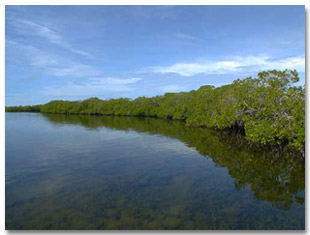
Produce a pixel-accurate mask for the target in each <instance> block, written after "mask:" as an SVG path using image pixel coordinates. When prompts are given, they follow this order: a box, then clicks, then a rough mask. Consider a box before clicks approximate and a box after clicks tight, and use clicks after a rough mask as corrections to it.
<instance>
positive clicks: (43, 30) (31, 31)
mask: <svg viewBox="0 0 310 235" xmlns="http://www.w3.org/2000/svg"><path fill="white" fill-rule="evenodd" d="M14 25H15V28H16V29H17V30H18V31H19V32H20V33H22V34H28V35H31V36H33V35H34V36H38V37H42V38H45V39H46V40H48V41H49V42H51V43H54V44H57V45H59V46H61V47H62V48H64V49H67V50H69V51H71V52H73V53H75V54H79V55H82V56H86V57H89V58H94V56H93V55H92V54H90V53H88V52H85V51H83V50H80V49H77V48H75V47H73V46H71V45H70V44H69V43H67V42H65V40H64V39H63V37H62V36H61V34H60V33H59V32H57V31H56V30H55V29H53V28H51V27H50V26H47V25H44V24H43V23H41V24H38V23H36V22H33V21H29V20H24V19H17V20H16V21H15V24H14Z"/></svg>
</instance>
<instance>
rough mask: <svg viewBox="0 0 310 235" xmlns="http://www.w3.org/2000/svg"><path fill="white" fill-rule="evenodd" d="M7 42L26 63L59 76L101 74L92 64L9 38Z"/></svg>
mask: <svg viewBox="0 0 310 235" xmlns="http://www.w3.org/2000/svg"><path fill="white" fill-rule="evenodd" d="M6 43H7V45H8V46H9V47H12V48H11V49H12V50H13V51H15V53H16V52H17V54H18V55H20V57H21V58H24V59H25V62H26V63H28V64H30V65H31V66H34V67H36V68H39V69H40V70H42V71H43V72H44V73H47V74H51V75H54V76H59V77H65V76H70V77H86V76H87V77H89V76H97V75H99V74H100V71H99V70H97V69H96V68H94V67H92V66H89V65H85V64H81V63H77V62H74V61H69V60H65V59H63V58H62V57H60V56H56V55H53V54H49V53H46V52H44V51H42V50H40V49H38V48H36V47H34V46H30V45H23V44H21V43H18V42H15V41H11V40H7V41H6ZM19 59H20V58H19Z"/></svg>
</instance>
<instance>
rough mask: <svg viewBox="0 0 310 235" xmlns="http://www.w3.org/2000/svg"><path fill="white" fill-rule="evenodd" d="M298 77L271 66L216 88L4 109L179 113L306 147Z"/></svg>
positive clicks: (198, 122)
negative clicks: (255, 74) (161, 94)
mask: <svg viewBox="0 0 310 235" xmlns="http://www.w3.org/2000/svg"><path fill="white" fill-rule="evenodd" d="M298 81H299V77H298V74H297V72H296V71H295V70H293V71H292V70H284V71H277V70H271V71H266V72H261V73H259V74H258V77H257V78H252V77H248V78H245V79H242V80H241V79H238V80H236V81H234V82H233V83H232V84H229V85H225V86H221V87H217V88H215V87H213V86H202V87H200V88H199V89H198V90H197V91H190V92H181V93H166V94H165V95H164V96H155V97H150V98H147V97H139V98H137V99H135V100H130V99H124V98H120V99H111V100H100V99H98V98H90V99H87V100H84V101H62V100H56V101H51V102H49V103H47V104H45V105H37V106H18V107H6V111H8V112H16V111H36V112H38V111H40V112H42V113H62V114H90V115H116V116H146V117H159V118H166V119H178V120H184V121H185V122H186V125H188V126H193V127H207V128H217V129H226V128H234V129H235V130H237V131H238V132H241V133H244V134H245V136H246V139H247V140H249V141H252V142H257V143H261V144H278V145H290V146H293V147H295V148H297V149H300V150H302V149H303V148H304V143H305V89H304V88H303V87H300V86H299V87H297V86H295V85H294V83H296V82H298Z"/></svg>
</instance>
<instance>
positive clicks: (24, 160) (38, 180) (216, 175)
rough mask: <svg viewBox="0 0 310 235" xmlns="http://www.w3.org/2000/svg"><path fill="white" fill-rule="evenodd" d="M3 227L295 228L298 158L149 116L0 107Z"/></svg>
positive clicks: (300, 199) (300, 220)
mask: <svg viewBox="0 0 310 235" xmlns="http://www.w3.org/2000/svg"><path fill="white" fill-rule="evenodd" d="M5 125H6V130H5V131H6V137H5V140H6V143H5V145H6V150H5V151H6V156H5V158H6V178H5V183H6V229H304V227H305V204H304V199H305V192H304V191H305V190H304V189H305V167H304V160H303V159H302V158H300V157H299V156H298V154H296V153H292V152H289V151H284V152H280V151H277V150H273V151H271V150H266V149H260V148H257V147H253V146H252V147H251V146H249V145H247V144H245V142H244V141H243V140H242V139H240V138H236V137H234V136H232V135H229V134H225V133H223V132H215V131H211V130H202V129H190V128H187V127H185V126H184V124H183V123H182V122H177V121H167V120H159V119H150V118H125V117H114V118H113V117H102V116H100V117H94V116H78V115H72V116H66V115H41V114H39V113H6V124H5Z"/></svg>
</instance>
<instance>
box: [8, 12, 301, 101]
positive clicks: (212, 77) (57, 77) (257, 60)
mask: <svg viewBox="0 0 310 235" xmlns="http://www.w3.org/2000/svg"><path fill="white" fill-rule="evenodd" d="M286 68H287V69H296V70H297V71H298V72H299V75H300V78H301V80H300V82H299V84H298V85H303V84H304V83H305V7H304V6H6V9H5V103H6V105H7V106H10V105H27V104H29V105H33V104H43V103H47V102H49V101H51V100H81V99H86V98H90V97H98V98H101V99H111V98H119V97H126V98H132V99H134V98H136V97H139V96H146V97H150V96H155V95H163V94H164V93H166V92H180V91H190V90H193V89H198V88H199V87H200V86H202V85H214V86H216V87H217V86H221V85H225V84H229V83H231V82H232V81H233V80H236V79H242V78H245V77H247V76H253V77H255V76H256V74H257V73H258V72H260V71H264V70H270V69H278V70H283V69H286Z"/></svg>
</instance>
